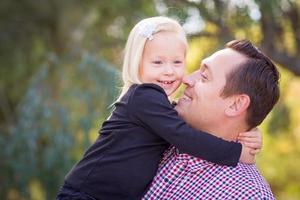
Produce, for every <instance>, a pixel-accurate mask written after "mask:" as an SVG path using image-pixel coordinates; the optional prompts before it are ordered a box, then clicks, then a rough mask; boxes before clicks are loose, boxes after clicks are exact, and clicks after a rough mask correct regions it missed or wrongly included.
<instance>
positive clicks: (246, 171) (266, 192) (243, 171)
mask: <svg viewBox="0 0 300 200" xmlns="http://www.w3.org/2000/svg"><path fill="white" fill-rule="evenodd" d="M225 168H228V167H225ZM229 169H230V170H229V174H230V177H231V178H232V181H233V182H232V183H233V185H235V186H236V187H237V188H238V189H239V190H240V193H241V194H242V193H245V194H246V193H248V194H249V193H250V194H251V195H252V197H257V198H261V199H263V198H266V199H274V196H273V194H272V191H271V188H270V186H269V184H268V182H267V181H266V180H265V178H264V177H263V176H262V175H261V173H260V172H259V170H258V169H257V167H256V165H254V164H252V165H249V164H242V163H239V164H238V165H237V166H236V167H229ZM225 174H226V173H225Z"/></svg>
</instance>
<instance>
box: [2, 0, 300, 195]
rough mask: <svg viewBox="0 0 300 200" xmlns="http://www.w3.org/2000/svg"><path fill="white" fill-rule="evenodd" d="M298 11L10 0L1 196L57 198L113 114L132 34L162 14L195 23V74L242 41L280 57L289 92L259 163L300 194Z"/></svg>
mask: <svg viewBox="0 0 300 200" xmlns="http://www.w3.org/2000/svg"><path fill="white" fill-rule="evenodd" d="M299 10H300V1H299V0H276V1H254V0H253V1H252V0H249V1H233V0H231V1H221V0H213V1H208V0H194V1H192V0H172V1H171V0H153V1H147V0H141V1H130V0H101V1H96V0H86V1H79V0H72V1H71V0H66V1H57V0H53V1H39V2H36V1H33V0H23V1H19V2H15V1H10V0H2V1H1V2H0V44H1V45H0V65H1V67H0V146H1V147H3V150H2V151H0V157H1V161H0V199H9V200H21V199H32V200H35V199H37V200H42V199H54V197H55V194H56V192H57V190H58V188H59V186H60V185H61V184H62V182H63V178H64V176H65V174H66V173H67V171H68V170H69V169H70V168H71V166H72V165H73V164H74V163H75V162H76V161H78V160H79V159H80V157H81V156H82V154H83V152H84V150H85V149H86V148H87V147H88V146H89V144H90V143H91V142H93V141H94V140H95V139H96V137H97V136H98V129H99V127H100V126H101V123H102V122H103V121H104V120H105V119H106V118H107V117H108V116H109V113H110V111H111V110H110V109H111V107H110V105H111V104H112V103H113V101H114V100H115V99H116V97H117V95H118V92H119V87H120V86H121V81H120V76H119V69H120V66H121V64H122V50H123V47H124V45H125V42H126V38H127V36H128V33H129V31H130V30H131V28H132V27H133V26H134V24H135V23H137V22H138V21H139V20H140V19H142V18H145V17H149V16H154V15H158V14H164V15H168V16H171V17H174V18H176V19H177V20H179V21H180V22H181V23H182V24H183V25H184V27H185V28H186V30H187V32H188V34H189V38H190V49H189V53H188V58H187V59H188V68H187V71H188V72H191V71H193V70H194V69H195V68H197V67H198V66H199V63H200V62H201V59H203V58H204V57H206V56H208V55H210V54H211V53H212V52H214V51H215V50H216V49H219V48H222V45H223V44H224V43H225V42H227V41H228V40H230V39H233V38H247V39H250V40H252V41H253V42H254V43H255V44H256V45H257V46H258V47H260V48H261V49H263V50H264V51H265V52H266V53H267V54H268V55H269V56H270V57H271V58H272V59H274V61H275V62H277V63H278V65H279V66H280V71H281V74H282V75H281V99H280V101H279V103H278V104H277V106H276V107H275V108H274V110H273V112H272V113H271V114H270V115H269V116H268V118H267V119H266V120H265V122H264V123H263V124H262V126H261V129H262V131H263V133H264V148H263V151H262V153H261V154H260V155H259V156H258V159H257V163H258V166H259V168H260V169H261V172H262V174H263V175H264V176H265V178H266V179H267V181H268V182H269V183H270V185H271V188H272V191H273V192H274V194H275V195H276V197H277V199H284V200H286V199H291V200H293V199H299V198H300V171H299V170H298V169H299V166H300V157H299V155H300V123H299V122H300V103H299V99H300V79H299V78H298V76H300V72H299V71H300V63H299V62H300V24H299V23H300V13H299V12H300V11H299Z"/></svg>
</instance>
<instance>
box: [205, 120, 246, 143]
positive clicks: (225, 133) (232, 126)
mask: <svg viewBox="0 0 300 200" xmlns="http://www.w3.org/2000/svg"><path fill="white" fill-rule="evenodd" d="M206 131H207V132H209V133H213V134H214V135H216V136H218V137H220V138H222V139H224V140H227V141H237V138H238V135H239V133H241V132H245V131H247V128H246V126H245V125H243V123H237V122H234V123H230V122H228V123H227V122H226V123H221V124H220V126H214V127H212V128H211V129H210V130H206Z"/></svg>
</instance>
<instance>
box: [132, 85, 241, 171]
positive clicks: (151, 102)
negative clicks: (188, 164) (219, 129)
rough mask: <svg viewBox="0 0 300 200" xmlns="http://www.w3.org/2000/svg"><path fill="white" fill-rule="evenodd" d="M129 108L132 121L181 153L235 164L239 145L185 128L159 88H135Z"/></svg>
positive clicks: (224, 163)
mask: <svg viewBox="0 0 300 200" xmlns="http://www.w3.org/2000/svg"><path fill="white" fill-rule="evenodd" d="M128 106H129V108H128V117H130V118H131V120H132V121H133V122H135V123H137V124H139V125H141V126H143V127H145V128H146V129H148V130H150V131H152V132H153V133H155V134H157V135H159V136H160V137H162V138H163V139H164V140H166V141H168V142H169V143H170V144H172V145H174V146H175V147H176V148H178V149H179V151H180V152H181V153H188V154H190V155H193V156H196V157H200V158H202V159H205V160H208V161H210V162H213V163H217V164H222V165H229V166H236V165H237V163H238V161H239V158H240V155H241V149H242V145H241V144H240V143H236V142H229V141H225V140H223V139H221V138H218V137H216V136H213V135H211V134H208V133H206V132H203V131H197V130H195V129H193V128H191V127H190V126H188V125H187V124H186V123H185V122H184V121H183V120H182V119H181V118H180V117H179V116H178V113H177V112H176V110H175V109H173V108H172V105H171V104H170V102H169V101H168V98H167V96H166V94H165V92H164V91H163V89H162V88H161V87H159V86H157V85H154V84H141V85H138V86H137V87H136V88H135V89H134V91H133V93H132V94H131V96H130V97H129V101H128ZM199 114H201V113H199Z"/></svg>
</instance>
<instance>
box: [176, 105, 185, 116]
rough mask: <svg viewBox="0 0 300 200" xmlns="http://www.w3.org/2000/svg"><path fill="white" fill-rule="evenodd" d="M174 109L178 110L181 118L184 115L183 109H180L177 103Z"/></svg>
mask: <svg viewBox="0 0 300 200" xmlns="http://www.w3.org/2000/svg"><path fill="white" fill-rule="evenodd" d="M175 110H176V111H177V112H178V115H179V116H180V117H181V118H183V116H184V110H183V109H182V107H181V106H180V105H179V104H177V105H176V106H175Z"/></svg>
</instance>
